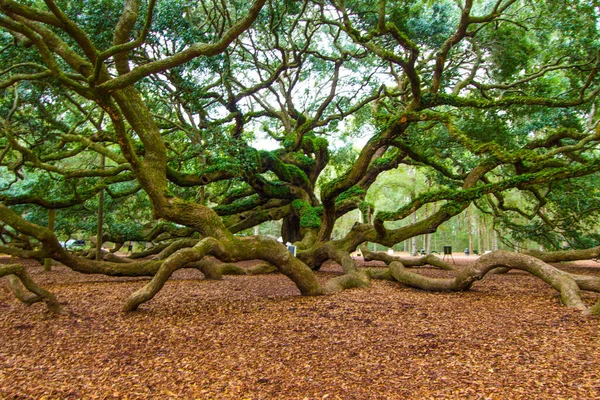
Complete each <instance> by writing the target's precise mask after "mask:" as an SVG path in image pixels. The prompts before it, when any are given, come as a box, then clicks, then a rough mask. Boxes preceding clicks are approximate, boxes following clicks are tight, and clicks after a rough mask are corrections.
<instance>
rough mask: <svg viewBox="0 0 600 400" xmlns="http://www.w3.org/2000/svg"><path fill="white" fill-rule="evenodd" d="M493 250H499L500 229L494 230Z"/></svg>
mask: <svg viewBox="0 0 600 400" xmlns="http://www.w3.org/2000/svg"><path fill="white" fill-rule="evenodd" d="M492 250H494V251H495V250H498V231H497V230H495V229H494V230H493V238H492Z"/></svg>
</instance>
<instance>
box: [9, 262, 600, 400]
mask: <svg viewBox="0 0 600 400" xmlns="http://www.w3.org/2000/svg"><path fill="white" fill-rule="evenodd" d="M2 261H4V262H6V261H7V260H6V259H4V260H2ZM563 267H564V268H565V269H569V270H571V271H575V272H579V273H588V274H595V275H600V268H598V264H595V263H594V262H589V263H581V262H579V263H577V264H567V265H563ZM28 269H29V271H30V272H31V274H32V275H33V277H34V279H35V280H36V282H38V283H39V284H41V285H43V286H44V287H45V288H47V289H49V290H51V291H53V292H54V293H55V294H56V295H57V296H58V298H59V301H60V302H61V304H62V307H63V309H64V313H63V314H62V315H59V316H51V315H49V314H48V313H47V312H46V311H45V307H44V305H42V304H35V305H33V306H31V307H26V306H25V305H23V304H21V303H19V302H18V301H17V300H16V299H15V298H14V297H13V296H12V294H11V293H10V292H9V290H8V288H7V285H6V281H5V280H2V279H0V398H1V399H29V398H32V399H39V398H48V399H82V398H85V399H93V398H102V399H104V398H115V399H128V398H131V399H133V398H135V399H150V398H152V399H162V398H185V399H188V398H189V399H191V398H197V399H386V398H388V399H427V398H432V399H442V398H456V399H459V398H460V399H464V398H472V399H534V398H535V399H561V398H564V399H598V398H600V318H596V317H589V316H584V315H582V314H581V313H580V312H578V311H574V310H571V309H567V308H566V307H564V306H562V305H560V303H559V299H558V296H557V294H556V293H555V292H554V291H553V290H552V289H550V288H549V287H548V286H547V285H546V284H544V283H543V282H542V281H540V280H539V279H537V278H534V277H532V276H530V275H528V274H525V273H522V272H516V271H513V272H510V273H508V274H506V275H494V276H489V277H486V278H485V279H484V280H483V281H481V282H478V283H476V284H475V286H474V288H473V289H472V290H471V291H469V292H465V293H427V292H423V291H418V290H415V289H411V288H407V287H403V286H401V285H399V284H397V283H392V282H383V281H374V282H373V284H372V287H371V288H369V289H355V290H347V291H344V292H342V293H339V294H335V295H330V296H322V297H315V298H307V297H301V296H299V295H298V291H297V289H296V288H295V286H294V285H293V283H292V282H291V281H289V280H288V279H287V278H285V277H283V276H281V275H277V274H273V275H267V276H228V277H226V278H225V279H224V280H222V281H208V280H204V279H202V275H201V274H200V273H199V272H197V271H187V270H184V271H178V272H177V273H176V274H175V276H174V278H173V279H172V280H170V281H169V282H168V283H167V285H166V286H165V288H164V289H163V290H162V291H161V292H160V293H159V294H158V295H157V296H156V297H155V298H154V299H153V300H152V301H150V302H149V303H146V304H143V305H142V306H141V309H140V311H138V312H135V313H123V312H121V311H120V307H121V306H122V305H123V302H124V300H125V299H126V298H127V296H128V295H129V294H131V293H132V291H134V290H135V289H137V288H139V287H140V286H141V285H143V284H144V283H145V282H146V279H142V278H137V279H128V278H107V277H104V276H99V275H82V274H78V273H75V272H72V271H70V270H68V269H66V268H64V267H62V266H54V267H53V270H52V271H51V272H44V271H43V270H42V268H41V267H40V266H37V265H35V264H31V265H30V266H29V267H28ZM422 271H423V273H427V274H431V275H440V276H441V275H442V274H444V273H443V272H438V271H434V270H432V269H429V268H423V269H422ZM340 272H341V269H340V268H339V266H337V265H335V264H328V265H327V266H325V267H324V268H323V270H322V271H320V272H318V275H319V277H320V278H322V279H323V280H325V279H327V278H329V277H332V276H334V275H335V274H339V273H340ZM584 299H585V300H586V301H587V302H589V304H593V302H595V301H597V300H598V299H599V296H598V295H595V294H592V295H585V296H584Z"/></svg>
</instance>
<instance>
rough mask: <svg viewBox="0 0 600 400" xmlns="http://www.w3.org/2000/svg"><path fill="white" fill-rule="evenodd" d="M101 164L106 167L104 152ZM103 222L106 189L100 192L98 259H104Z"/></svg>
mask: <svg viewBox="0 0 600 400" xmlns="http://www.w3.org/2000/svg"><path fill="white" fill-rule="evenodd" d="M100 164H101V165H102V168H104V166H105V164H106V159H105V157H104V154H102V155H101V156H100ZM102 224H104V190H100V193H99V194H98V227H97V230H96V261H99V260H101V259H102V242H103V240H102Z"/></svg>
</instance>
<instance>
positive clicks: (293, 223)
mask: <svg viewBox="0 0 600 400" xmlns="http://www.w3.org/2000/svg"><path fill="white" fill-rule="evenodd" d="M281 237H282V239H283V243H288V242H289V243H295V242H298V241H301V240H302V234H301V233H300V217H298V216H297V215H296V214H294V213H290V215H288V216H287V217H284V218H283V225H282V227H281Z"/></svg>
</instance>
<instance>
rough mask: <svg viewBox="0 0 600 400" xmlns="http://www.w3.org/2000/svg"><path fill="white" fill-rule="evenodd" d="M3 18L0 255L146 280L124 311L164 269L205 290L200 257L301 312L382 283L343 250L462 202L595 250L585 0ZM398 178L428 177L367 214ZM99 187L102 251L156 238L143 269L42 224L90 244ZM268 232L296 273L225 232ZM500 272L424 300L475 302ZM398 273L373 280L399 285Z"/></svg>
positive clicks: (182, 3)
mask: <svg viewBox="0 0 600 400" xmlns="http://www.w3.org/2000/svg"><path fill="white" fill-rule="evenodd" d="M0 13H1V14H0V59H1V65H2V72H1V73H0V90H1V91H2V92H3V96H2V98H1V99H0V123H1V127H0V133H1V134H0V169H1V170H2V178H1V182H0V202H1V203H0V221H1V223H2V226H1V227H0V229H1V231H0V239H1V240H2V244H1V245H0V252H3V253H7V254H11V255H16V256H19V257H27V258H37V259H43V258H52V259H54V260H56V261H59V262H61V263H63V264H65V265H67V266H69V267H71V268H73V269H75V270H78V271H81V272H96V273H106V274H111V275H127V276H135V275H151V276H153V277H154V278H153V279H152V281H151V282H150V283H149V284H148V285H147V286H145V287H143V288H142V289H140V290H139V291H138V292H136V293H134V294H133V295H132V296H131V298H130V299H129V301H128V303H127V304H126V306H125V308H126V309H128V310H133V309H135V308H137V306H138V305H139V304H141V303H142V302H144V301H147V300H149V299H150V298H152V296H154V294H156V293H157V292H158V291H159V290H160V288H161V287H162V285H164V282H165V281H166V279H168V277H169V276H170V274H171V273H172V272H173V271H175V270H176V269H179V268H184V267H194V268H200V269H201V270H202V271H203V272H204V273H205V275H207V276H220V275H219V274H220V273H222V272H223V267H222V265H221V264H218V263H217V262H215V261H213V258H207V256H209V255H210V256H213V257H215V258H216V259H217V260H219V261H220V262H225V263H228V262H235V261H240V260H247V259H260V260H263V261H264V262H266V263H267V264H265V267H264V268H265V270H272V269H276V270H278V271H280V272H282V273H284V274H285V275H287V276H288V277H290V279H292V280H293V281H294V282H295V283H296V285H297V286H298V288H299V290H300V292H301V293H302V294H307V295H314V294H322V293H328V292H332V291H336V290H341V289H343V288H348V287H356V286H366V285H368V280H369V279H370V278H372V277H376V275H377V274H376V273H375V272H372V271H371V272H369V271H367V272H365V271H358V270H357V268H356V265H355V263H354V260H353V259H352V257H351V256H350V253H351V252H353V251H355V250H356V249H357V248H359V246H361V245H363V244H364V243H366V242H372V243H378V244H382V245H384V246H393V245H395V244H397V243H400V242H402V241H405V240H407V239H409V238H412V237H415V236H418V235H423V234H428V233H432V232H434V231H436V230H437V229H438V227H440V226H441V225H442V224H444V223H445V222H447V221H449V220H450V219H451V218H452V217H454V216H456V215H459V214H461V213H462V212H463V211H465V210H466V209H467V208H468V207H470V206H471V205H474V206H475V207H476V208H477V209H478V210H479V211H480V212H481V213H483V214H486V215H489V216H491V217H492V218H493V219H494V221H495V222H494V224H495V226H496V227H501V226H502V227H504V229H507V230H510V231H511V232H513V235H514V236H515V237H516V238H527V239H530V240H534V241H537V242H538V243H540V244H541V245H543V246H544V247H545V248H546V249H549V250H556V249H560V248H561V247H562V246H563V244H564V242H565V241H566V242H568V244H569V246H570V247H573V248H582V249H585V248H593V247H594V246H595V245H597V244H598V243H597V232H596V227H595V225H594V220H595V218H596V216H597V213H598V206H597V203H598V201H599V197H598V195H599V193H598V190H597V188H596V187H595V185H594V182H595V181H596V180H597V173H598V168H599V166H600V158H599V154H598V151H597V148H598V141H599V140H600V128H599V127H598V116H597V113H596V104H597V102H598V92H599V91H600V79H599V78H598V76H597V72H598V68H599V66H600V56H599V49H600V47H599V44H600V43H599V39H598V38H599V36H598V28H597V27H598V18H599V17H600V16H599V15H598V4H596V2H589V1H572V2H568V4H558V3H557V2H553V1H538V2H531V1H528V0H493V1H488V0H480V1H474V0H464V1H463V0H445V1H436V2H432V1H426V0H414V1H388V0H382V1H378V2H362V1H353V0H352V1H342V0H332V1H320V0H312V1H311V0H306V1H266V0H255V1H242V0H236V1H226V2H217V1H208V0H207V1H204V0H199V1H187V0H178V1H158V2H157V1H155V0H149V1H148V2H143V1H139V0H125V1H116V2H114V1H100V2H93V4H92V3H89V2H83V1H62V0H60V1H58V0H45V1H43V2H42V1H38V0H30V1H12V0H0ZM358 143H362V145H360V146H359V145H358ZM408 170H412V171H418V173H419V177H420V178H419V179H423V182H426V183H422V184H420V185H418V187H417V186H416V185H415V183H414V182H412V183H411V182H410V178H409V177H408V176H407V175H403V174H396V175H393V176H396V179H400V180H402V179H404V180H405V181H404V182H398V184H403V185H404V186H406V187H408V188H411V190H412V192H411V195H410V196H408V197H404V198H398V199H394V200H393V201H389V202H387V203H386V206H385V208H384V209H379V208H376V207H375V203H376V202H375V201H373V200H372V199H373V197H374V191H375V190H377V188H378V187H381V185H380V184H375V183H376V182H378V179H379V182H380V183H381V179H384V178H382V177H383V176H387V177H388V179H389V176H392V175H389V173H390V172H391V171H408ZM99 193H106V195H107V201H106V204H102V202H101V203H100V206H101V207H103V209H105V210H106V215H107V219H106V220H105V223H104V225H106V231H105V238H104V239H106V240H110V241H114V242H117V243H124V242H126V241H152V240H154V241H161V242H162V243H163V244H164V245H163V246H162V247H158V246H157V251H161V252H160V253H159V254H158V255H157V256H155V258H154V259H153V260H149V261H135V260H134V259H132V258H128V259H125V260H123V259H119V260H117V259H115V258H110V257H108V258H106V259H105V260H104V261H94V260H90V259H88V258H85V257H81V256H77V255H74V254H72V253H70V252H68V251H66V250H65V248H64V246H62V245H61V243H60V242H59V240H58V233H56V234H55V233H54V232H52V231H51V230H48V229H46V228H44V227H43V225H45V218H46V215H45V210H57V211H58V212H59V213H58V225H57V227H56V228H55V230H56V232H60V235H62V236H70V235H71V234H72V233H73V232H77V231H90V232H91V231H93V229H94V224H95V221H96V220H95V217H94V213H95V212H96V210H97V209H98V207H99V203H98V195H99ZM388 197H389V198H390V199H392V198H394V196H393V195H388ZM378 204H379V203H378ZM357 209H358V210H360V211H361V213H362V214H363V216H364V218H363V220H362V221H361V222H357V223H356V224H355V225H354V226H353V227H352V229H350V230H349V232H347V233H345V234H344V235H343V236H341V237H337V235H335V236H334V235H333V233H334V227H335V225H336V221H339V220H340V218H341V217H343V216H344V215H345V214H347V213H348V212H350V211H353V210H357ZM417 212H420V213H421V218H419V219H415V218H413V216H415V215H416V214H415V213H417ZM279 220H281V221H282V228H281V233H280V235H281V236H282V237H283V241H284V242H292V243H294V244H295V245H296V246H297V249H298V252H297V255H296V257H292V256H291V255H290V254H289V253H288V252H287V250H286V249H285V247H284V246H282V245H281V244H279V243H277V242H276V241H275V240H273V239H271V238H269V237H265V236H236V234H239V233H241V232H244V231H247V230H248V229H251V228H253V227H255V226H258V225H260V224H262V223H265V222H267V221H279ZM585 254H588V253H585ZM494 257H496V258H490V260H493V262H492V261H490V263H488V264H485V263H484V264H485V265H484V266H482V267H481V268H479V269H477V271H476V272H473V271H470V272H468V273H465V272H464V271H463V272H462V273H461V274H459V275H458V276H457V277H456V278H455V279H456V282H458V283H456V282H455V283H456V285H455V283H452V284H449V283H444V284H439V285H438V284H437V283H436V284H434V285H433V286H432V287H434V288H436V290H437V289H444V288H445V289H451V290H462V289H464V288H467V287H470V285H471V284H472V282H473V281H474V280H476V279H480V278H481V277H483V275H485V273H487V271H488V270H490V267H491V266H499V265H500V264H501V262H500V261H498V260H497V257H498V256H494ZM573 257H575V256H573ZM505 259H506V260H512V258H511V256H506V258H505ZM327 260H334V261H337V262H338V263H340V264H341V265H342V266H343V267H344V271H345V274H344V275H343V276H340V277H337V278H334V279H332V280H330V281H329V282H328V283H327V284H325V285H321V284H320V283H319V281H318V280H317V279H316V277H315V275H314V274H313V273H312V271H311V270H315V269H318V268H319V267H320V266H321V264H322V263H324V262H325V261H327ZM117 261H119V262H117ZM395 262H399V261H397V260H396V261H395ZM430 262H433V261H431V260H430ZM522 262H524V261H522V260H521V259H519V261H514V262H513V261H506V262H505V263H507V266H508V264H510V266H512V267H515V268H517V267H519V266H521V267H522ZM433 263H436V262H433ZM392 264H393V263H392ZM393 265H395V266H394V267H392V268H390V269H389V271H387V272H386V273H387V274H388V275H386V276H387V277H391V278H390V279H392V278H393V279H396V280H399V281H401V282H404V283H407V282H413V280H414V277H410V278H407V276H408V275H407V273H404V272H402V271H403V269H402V268H403V267H402V268H401V267H399V266H398V265H397V264H393ZM438 265H440V266H442V267H445V268H449V269H451V267H450V266H448V265H446V264H445V263H442V264H439V263H438ZM536 265H537V264H536ZM230 268H233V267H230ZM523 268H525V267H523ZM535 268H541V269H543V268H542V267H539V266H536V267H532V266H528V267H527V268H525V269H526V270H528V271H529V272H532V271H533V270H534V269H535ZM260 270H261V271H262V270H263V269H260ZM536 271H537V269H536ZM532 273H534V272H532ZM535 273H537V272H535ZM389 274H391V275H389ZM408 274H412V272H411V273H408ZM553 274H554V275H553ZM554 276H556V277H562V276H566V275H565V274H564V273H561V272H552V273H550V274H547V275H545V277H546V278H545V279H548V280H552V279H554V278H552V277H554ZM378 277H380V276H378ZM557 279H558V278H557ZM561 279H562V278H561ZM565 279H567V278H565ZM568 279H573V278H572V277H569V278H568ZM417 280H418V278H417ZM575 281H576V282H577V283H574V285H575V286H577V285H579V286H578V287H579V289H583V286H585V285H584V284H582V283H581V282H580V281H577V279H576V280H575ZM569 282H571V281H569ZM407 284H408V283H407ZM413 284H415V285H418V283H414V282H413ZM565 285H567V286H568V285H571V283H568V284H565ZM582 285H583V286H582ZM596 285H597V284H596ZM426 286H427V285H426ZM592 286H593V285H592ZM557 287H558V286H557ZM569 287H570V289H568V290H571V291H572V290H574V289H573V287H572V285H571V286H569ZM559 290H567V289H564V288H563V289H559ZM569 296H570V295H569ZM569 302H570V303H569ZM567 303H569V304H571V305H573V304H575V306H577V307H579V308H585V306H584V305H582V304H580V303H578V302H577V301H575V303H573V301H572V300H568V301H567Z"/></svg>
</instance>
